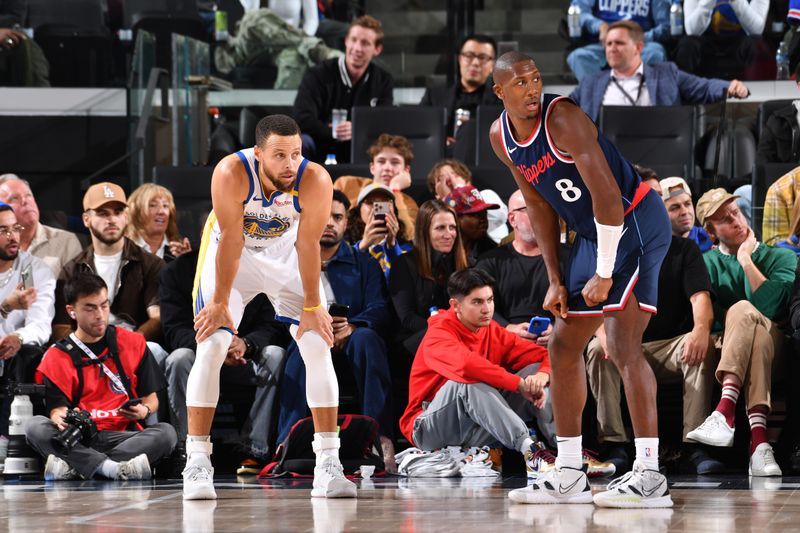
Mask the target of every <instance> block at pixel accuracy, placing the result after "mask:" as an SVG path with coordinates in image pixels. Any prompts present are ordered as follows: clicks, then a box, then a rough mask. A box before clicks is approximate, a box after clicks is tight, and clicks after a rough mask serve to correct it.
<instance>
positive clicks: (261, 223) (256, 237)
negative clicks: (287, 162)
mask: <svg viewBox="0 0 800 533" xmlns="http://www.w3.org/2000/svg"><path fill="white" fill-rule="evenodd" d="M253 152H254V150H253V148H247V149H245V150H240V151H238V152H236V155H237V156H239V159H240V160H241V161H242V164H243V165H244V168H245V170H246V171H247V179H248V181H249V189H248V192H247V198H246V199H245V201H244V204H243V207H244V228H243V229H244V246H245V248H251V249H253V248H254V249H261V248H265V247H268V246H271V245H272V244H273V243H275V242H277V241H278V240H280V241H281V242H285V241H287V240H290V241H291V242H294V241H296V240H297V226H298V221H299V220H300V201H299V196H298V190H299V187H300V179H301V178H302V176H303V171H304V170H305V168H306V165H307V164H308V160H307V159H305V158H303V161H302V162H301V163H300V167H299V168H298V169H297V179H296V180H295V184H294V187H293V189H292V190H291V191H290V192H281V191H274V192H273V193H272V194H271V195H270V196H269V197H268V198H267V197H266V195H265V194H264V189H263V188H262V186H261V178H260V177H259V170H258V161H256V158H255V155H254V153H253ZM209 230H210V233H211V235H209V236H210V237H211V238H212V239H213V240H214V241H215V242H216V241H217V240H218V238H219V223H218V222H217V219H216V217H215V216H214V213H213V212H212V213H211V214H210V215H209V220H208V222H207V223H206V232H209Z"/></svg>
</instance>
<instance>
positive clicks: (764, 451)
mask: <svg viewBox="0 0 800 533" xmlns="http://www.w3.org/2000/svg"><path fill="white" fill-rule="evenodd" d="M748 473H749V474H750V475H751V476H765V477H767V476H782V475H783V472H781V467H780V466H778V463H777V462H776V461H775V455H774V454H773V452H772V446H770V445H769V443H768V442H762V443H761V444H759V445H758V446H756V449H755V450H753V455H751V456H750V469H749V470H748Z"/></svg>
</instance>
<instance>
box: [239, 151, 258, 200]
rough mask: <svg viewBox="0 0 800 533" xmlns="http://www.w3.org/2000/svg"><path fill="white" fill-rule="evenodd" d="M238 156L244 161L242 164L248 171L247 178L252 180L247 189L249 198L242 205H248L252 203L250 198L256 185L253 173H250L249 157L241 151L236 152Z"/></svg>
mask: <svg viewBox="0 0 800 533" xmlns="http://www.w3.org/2000/svg"><path fill="white" fill-rule="evenodd" d="M236 155H238V156H239V159H241V160H242V164H243V165H244V169H245V170H246V171H247V177H248V178H249V179H250V183H249V187H248V189H247V198H245V200H244V202H242V205H245V204H247V202H249V201H250V198H251V197H252V196H253V191H255V185H254V183H253V173H252V172H251V171H250V163H249V162H248V161H247V156H245V155H244V154H243V153H242V152H241V150H240V151H238V152H236Z"/></svg>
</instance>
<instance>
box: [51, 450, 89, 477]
mask: <svg viewBox="0 0 800 533" xmlns="http://www.w3.org/2000/svg"><path fill="white" fill-rule="evenodd" d="M80 478H81V476H80V474H78V473H77V472H76V471H75V469H74V468H72V467H71V466H69V463H68V462H66V461H65V460H63V459H62V458H60V457H56V456H55V455H52V454H51V455H48V456H47V463H45V465H44V480H45V481H68V480H70V479H80Z"/></svg>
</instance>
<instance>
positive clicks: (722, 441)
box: [686, 411, 734, 448]
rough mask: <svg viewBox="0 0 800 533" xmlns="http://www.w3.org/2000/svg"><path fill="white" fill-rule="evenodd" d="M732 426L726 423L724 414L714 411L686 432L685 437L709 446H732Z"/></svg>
mask: <svg viewBox="0 0 800 533" xmlns="http://www.w3.org/2000/svg"><path fill="white" fill-rule="evenodd" d="M733 433H734V428H732V427H730V426H729V425H728V422H727V421H726V420H725V415H723V414H722V413H720V412H719V411H714V412H712V413H711V414H710V415H708V418H706V419H705V420H704V421H703V423H702V424H700V425H699V426H697V428H696V429H693V430H691V431H690V432H689V433H687V434H686V438H687V439H689V440H693V441H695V442H702V443H703V444H708V445H709V446H721V447H725V448H728V447H730V446H733Z"/></svg>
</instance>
